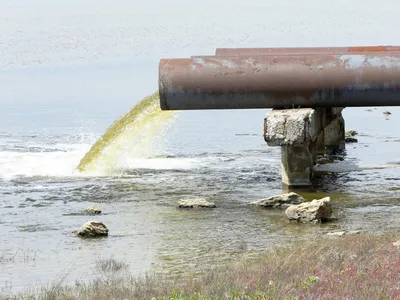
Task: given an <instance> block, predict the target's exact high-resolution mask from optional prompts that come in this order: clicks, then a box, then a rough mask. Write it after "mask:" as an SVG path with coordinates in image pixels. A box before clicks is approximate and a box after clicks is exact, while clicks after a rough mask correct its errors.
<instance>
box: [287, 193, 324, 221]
mask: <svg viewBox="0 0 400 300" xmlns="http://www.w3.org/2000/svg"><path fill="white" fill-rule="evenodd" d="M330 200H331V198H330V197H325V198H322V199H320V200H313V201H311V202H304V203H301V204H298V205H291V206H289V207H288V208H287V209H286V211H285V214H286V216H287V217H288V218H289V220H290V221H296V222H299V223H321V222H323V221H327V220H328V219H329V218H330V217H331V216H332V206H331V204H330Z"/></svg>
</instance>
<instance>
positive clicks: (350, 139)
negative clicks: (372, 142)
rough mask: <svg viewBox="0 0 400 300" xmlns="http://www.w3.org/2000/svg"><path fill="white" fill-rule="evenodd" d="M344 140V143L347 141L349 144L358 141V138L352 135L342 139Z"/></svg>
mask: <svg viewBox="0 0 400 300" xmlns="http://www.w3.org/2000/svg"><path fill="white" fill-rule="evenodd" d="M344 141H345V142H346V143H348V144H350V143H358V140H357V139H356V138H353V137H347V138H345V139H344Z"/></svg>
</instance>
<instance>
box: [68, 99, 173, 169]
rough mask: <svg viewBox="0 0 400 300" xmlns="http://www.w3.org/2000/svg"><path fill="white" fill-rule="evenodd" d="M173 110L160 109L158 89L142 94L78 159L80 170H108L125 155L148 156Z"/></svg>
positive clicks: (171, 116) (119, 163)
mask: <svg viewBox="0 0 400 300" xmlns="http://www.w3.org/2000/svg"><path fill="white" fill-rule="evenodd" d="M174 116H175V113H174V112H173V111H162V110H161V109H160V106H159V94H158V92H156V93H154V94H152V95H150V96H147V97H145V98H144V99H143V100H142V101H140V102H139V103H138V104H137V105H135V106H134V107H133V108H132V109H131V110H130V111H129V112H128V113H127V114H126V115H125V116H123V117H122V118H120V119H118V120H117V121H115V122H114V124H112V125H111V126H110V127H109V128H108V129H107V131H106V132H105V133H104V135H103V136H102V137H101V138H100V139H99V140H98V141H97V142H96V143H95V144H94V145H93V146H92V148H91V149H90V150H89V151H88V152H87V153H86V155H85V156H84V157H83V158H82V159H81V161H80V163H79V165H78V166H77V168H76V169H77V170H78V171H79V172H81V173H92V172H93V173H99V172H101V173H111V172H113V171H116V170H117V169H118V166H120V165H121V164H123V163H124V159H126V158H127V157H148V156H150V155H151V152H152V142H153V139H154V138H155V137H156V136H158V135H159V134H160V133H162V132H163V130H164V129H165V128H166V126H167V124H168V123H169V121H171V120H173V118H174Z"/></svg>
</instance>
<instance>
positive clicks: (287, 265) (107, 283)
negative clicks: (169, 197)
mask: <svg viewBox="0 0 400 300" xmlns="http://www.w3.org/2000/svg"><path fill="white" fill-rule="evenodd" d="M395 241H396V238H395V235H393V234H391V235H386V236H363V235H354V236H353V235H351V236H350V235H349V236H343V237H336V238H325V237H324V238H322V237H319V238H316V239H315V240H313V241H308V242H302V243H298V244H296V245H293V246H292V247H288V248H277V249H273V250H271V251H270V252H268V254H267V255H265V256H263V257H262V258H259V259H256V260H250V261H249V260H243V261H237V262H234V263H232V264H230V265H227V266H224V267H218V268H216V267H215V268H212V267H209V268H207V269H206V270H205V271H204V272H203V273H202V274H201V275H200V276H198V277H190V278H189V277H185V276H182V277H180V278H179V279H178V280H177V279H174V280H172V279H169V278H168V277H167V276H165V275H160V274H155V273H152V274H145V275H144V276H142V277H133V276H129V275H128V274H127V270H128V266H127V265H126V264H124V263H121V262H118V261H115V260H113V259H110V260H106V261H99V262H98V264H97V269H98V272H99V277H98V279H96V280H95V281H92V282H90V283H77V284H76V285H74V286H62V285H61V283H58V284H54V285H52V286H48V287H42V288H39V290H37V291H36V292H26V293H24V294H20V295H3V296H2V297H0V299H47V300H50V299H61V300H67V299H96V300H111V299H363V300H364V299H400V249H399V248H398V247H397V246H395V245H393V242H395Z"/></svg>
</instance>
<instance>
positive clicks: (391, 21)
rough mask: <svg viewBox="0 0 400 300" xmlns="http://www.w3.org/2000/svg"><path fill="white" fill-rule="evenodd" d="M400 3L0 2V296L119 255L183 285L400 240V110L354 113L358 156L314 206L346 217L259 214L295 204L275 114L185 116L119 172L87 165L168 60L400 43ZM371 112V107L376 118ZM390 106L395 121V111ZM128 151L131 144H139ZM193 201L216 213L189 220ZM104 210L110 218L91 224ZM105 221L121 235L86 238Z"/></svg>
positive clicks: (329, 175)
mask: <svg viewBox="0 0 400 300" xmlns="http://www.w3.org/2000/svg"><path fill="white" fill-rule="evenodd" d="M397 6H399V5H398V4H396V3H395V2H393V1H391V0H382V1H379V3H377V2H376V1H372V0H354V1H351V2H349V1H344V0H336V1H332V0H327V1H324V3H322V2H321V1H311V0H304V1H295V0H288V1H265V0H263V1H261V0H260V1H259V0H252V1H239V0H230V1H225V0H224V1H211V0H205V1H200V2H190V1H182V0H170V1H161V0H149V1H128V0H115V1H112V2H110V1H105V0H97V1H93V0H86V1H78V0H70V1H50V0H32V1H22V0H12V1H11V0H10V1H6V0H0V105H1V106H0V292H1V291H5V292H7V291H21V290H24V289H26V288H32V287H37V286H39V285H44V284H49V283H52V282H54V280H63V282H64V283H66V284H69V283H74V282H75V281H76V280H89V279H91V278H93V277H95V276H96V269H95V266H96V261H98V260H99V259H108V258H111V257H112V258H114V259H117V260H121V261H124V262H125V263H127V264H129V267H130V270H131V272H132V273H133V274H142V273H143V272H145V271H146V270H151V269H159V270H162V271H163V272H167V273H171V274H175V273H179V272H186V271H188V272H193V270H196V269H198V268H200V267H203V266H205V265H207V264H214V263H215V262H216V261H217V262H225V261H230V260H232V259H234V258H232V257H233V256H232V255H234V253H237V252H240V251H242V252H243V251H248V252H249V253H250V252H252V251H259V250H264V249H268V248H271V247H273V246H275V245H282V244H284V243H286V242H288V241H292V240H295V239H305V238H321V236H322V235H323V234H324V233H326V232H328V231H332V230H362V231H363V232H375V233H379V232H383V231H385V230H388V229H393V230H397V229H399V228H400V194H399V191H400V168H399V166H400V155H399V153H400V131H399V128H400V119H399V118H398V116H399V115H400V109H398V108H394V107H378V108H374V107H373V108H347V109H345V110H344V112H343V114H344V118H345V120H346V127H347V129H354V130H356V131H358V132H359V135H358V136H357V138H358V140H359V142H358V143H356V144H347V147H346V151H345V153H344V154H342V155H341V156H339V157H338V158H337V160H336V161H335V162H334V163H330V164H324V165H321V166H319V167H318V168H317V170H318V172H317V174H316V178H315V181H314V185H313V187H312V188H311V189H309V190H304V191H300V193H301V194H302V195H304V196H305V197H306V198H307V199H310V200H311V199H314V198H320V197H323V196H328V195H329V196H331V199H332V203H333V205H334V214H335V217H336V218H337V221H335V222H333V223H330V224H326V225H320V226H307V225H305V226H300V225H297V224H289V223H288V221H287V219H286V218H285V216H284V214H283V213H282V212H281V211H267V210H260V209H255V208H253V207H249V206H248V205H247V203H248V202H250V201H253V200H257V199H260V198H263V197H267V196H271V195H274V194H279V193H281V192H282V191H283V190H282V186H281V177H280V149H279V148H273V147H268V146H267V145H266V143H265V142H264V140H263V137H262V130H263V119H264V117H265V115H266V114H267V113H268V110H241V111H190V112H187V111H182V112H178V113H177V114H176V116H175V117H174V121H173V122H172V123H170V124H168V126H167V125H166V128H165V130H162V131H160V134H159V135H155V136H154V138H153V137H152V143H151V144H150V146H149V144H146V145H144V144H143V142H142V141H138V142H137V144H136V147H139V148H140V149H146V151H142V152H144V153H142V155H141V156H140V157H136V156H133V157H131V156H130V155H124V156H123V157H122V158H121V157H116V158H115V159H116V160H118V167H117V169H116V170H114V172H112V173H110V174H91V175H90V176H88V175H84V174H79V173H78V172H76V170H75V168H76V166H77V165H78V163H79V161H80V159H81V158H82V157H83V156H84V155H85V153H86V152H87V151H88V150H89V149H90V147H91V145H93V143H94V142H95V141H96V140H97V139H98V138H99V137H101V135H102V134H103V133H104V131H105V130H106V129H107V128H108V127H109V126H110V125H111V124H112V123H113V121H114V120H115V119H117V118H119V117H120V116H122V115H124V114H125V113H126V112H128V111H129V110H130V109H131V108H132V107H133V106H134V105H135V104H136V103H138V102H139V101H140V100H141V99H142V98H143V97H145V96H147V95H150V94H152V93H154V92H155V91H156V89H157V83H158V78H157V67H158V61H159V59H160V58H168V57H188V56H191V55H200V54H204V55H212V54H213V53H214V51H215V48H217V47H262V46H265V47H273V46H276V47H279V46H294V47H299V46H355V45H393V44H398V38H397V37H398V28H399V25H400V18H399V17H398V8H399V7H397ZM367 109H370V110H367ZM385 110H389V111H390V112H391V113H392V114H391V115H389V116H386V115H384V114H383V112H384V111H385ZM125 138H126V139H127V142H131V141H129V138H130V137H129V136H127V137H125ZM186 197H204V198H206V199H207V200H210V201H212V202H215V203H216V205H217V208H216V209H213V210H196V211H190V210H179V209H177V202H178V201H179V200H180V199H182V198H186ZM89 206H95V207H99V208H101V209H102V210H103V214H102V215H100V216H86V215H83V214H82V213H81V212H82V210H84V209H85V208H86V207H89ZM91 219H95V220H99V221H102V222H104V223H105V224H106V225H107V226H108V228H109V230H110V235H109V237H108V238H105V239H100V240H82V239H80V238H77V237H76V236H74V234H72V231H73V230H75V229H78V228H79V227H80V226H81V225H82V224H83V223H85V222H86V221H89V220H91Z"/></svg>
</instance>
